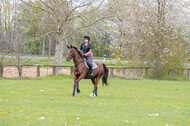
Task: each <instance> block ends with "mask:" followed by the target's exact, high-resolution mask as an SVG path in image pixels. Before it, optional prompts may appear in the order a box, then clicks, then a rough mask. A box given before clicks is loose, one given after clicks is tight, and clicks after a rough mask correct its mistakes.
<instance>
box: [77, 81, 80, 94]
mask: <svg viewBox="0 0 190 126" xmlns="http://www.w3.org/2000/svg"><path fill="white" fill-rule="evenodd" d="M77 93H78V94H79V93H80V89H79V83H77Z"/></svg>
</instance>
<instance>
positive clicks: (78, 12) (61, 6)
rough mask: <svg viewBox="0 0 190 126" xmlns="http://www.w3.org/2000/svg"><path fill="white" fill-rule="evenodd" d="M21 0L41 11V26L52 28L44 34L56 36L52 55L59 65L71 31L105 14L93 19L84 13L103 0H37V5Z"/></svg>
mask: <svg viewBox="0 0 190 126" xmlns="http://www.w3.org/2000/svg"><path fill="white" fill-rule="evenodd" d="M21 1H22V2H23V3H25V4H26V5H28V6H29V7H32V8H35V9H38V10H41V11H43V13H44V16H43V17H42V19H41V21H42V23H41V25H40V26H41V27H47V26H48V27H52V30H50V31H46V33H45V34H44V35H48V34H52V33H54V35H55V36H56V38H57V41H56V51H55V55H54V60H55V64H56V65H61V61H62V58H63V57H62V55H63V45H64V44H66V43H67V41H68V38H69V37H70V36H71V35H72V34H73V33H75V32H76V31H77V30H79V29H81V28H86V27H89V26H91V25H93V24H95V23H96V22H98V21H100V20H102V19H104V18H105V17H106V16H107V15H106V16H105V15H102V16H101V17H97V19H96V20H95V21H92V20H88V19H86V15H88V14H90V13H91V12H93V11H96V10H97V9H98V8H99V7H100V6H101V5H102V3H103V1H100V0H81V1H77V0H56V1H54V0H39V4H38V5H34V3H33V2H32V1H28V2H25V1H23V0H21ZM90 7H94V9H92V10H89V8H90ZM46 15H48V17H49V20H48V24H46V23H47V22H46V21H47V20H43V18H44V17H46ZM76 20H84V21H85V24H84V25H83V26H78V25H77V24H76V23H77V22H75V21H76ZM74 26H75V27H74ZM56 73H57V74H58V73H61V69H60V68H56Z"/></svg>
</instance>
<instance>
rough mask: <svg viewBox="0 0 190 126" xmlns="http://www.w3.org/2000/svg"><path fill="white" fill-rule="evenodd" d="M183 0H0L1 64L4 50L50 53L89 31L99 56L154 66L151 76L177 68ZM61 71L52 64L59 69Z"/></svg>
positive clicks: (184, 21)
mask: <svg viewBox="0 0 190 126" xmlns="http://www.w3.org/2000/svg"><path fill="white" fill-rule="evenodd" d="M189 6H190V2H189V1H186V0H182V1H180V2H179V1H178V0H146V1H143V0H135V1H131V0H1V3H0V12H1V13H0V53H1V55H2V56H1V60H0V63H1V64H2V63H3V62H4V55H6V54H8V53H11V54H14V55H16V56H17V63H18V64H19V63H20V60H21V56H22V55H25V54H37V55H47V56H49V57H50V56H54V62H55V64H57V65H60V64H61V60H62V59H63V55H65V54H66V51H67V48H66V45H67V44H74V45H77V46H80V44H81V43H82V42H83V36H84V35H89V36H90V37H91V40H92V43H93V53H94V55H95V56H97V57H103V56H104V55H106V56H107V57H112V58H115V59H117V61H118V62H122V61H123V60H128V61H130V62H129V65H131V66H145V65H148V66H153V67H154V68H155V69H154V72H153V75H154V76H155V77H159V76H162V75H165V74H168V72H171V70H174V71H176V70H179V69H180V70H181V69H183V68H184V67H185V66H184V64H185V63H187V62H188V60H189V59H190V58H189V54H190V40H189V39H190V37H189V35H190V34H189V33H190V30H189V29H190V27H189V26H190V16H189V15H190V11H189V8H188V7H189ZM60 71H61V70H60V69H59V68H57V69H56V72H57V73H59V72H60Z"/></svg>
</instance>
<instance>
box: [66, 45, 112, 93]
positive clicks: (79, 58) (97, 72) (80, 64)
mask: <svg viewBox="0 0 190 126" xmlns="http://www.w3.org/2000/svg"><path fill="white" fill-rule="evenodd" d="M67 47H68V52H67V57H66V60H67V61H70V60H71V59H73V62H74V64H75V68H74V87H73V93H72V95H71V96H75V88H76V87H77V92H78V93H80V89H79V84H78V83H79V81H80V80H81V79H91V80H92V83H93V84H94V89H93V91H92V93H91V94H90V97H92V96H98V94H97V86H98V82H99V80H100V78H101V77H102V76H103V77H102V83H103V85H104V84H105V85H106V86H107V85H108V82H107V79H108V72H109V70H108V68H107V67H106V65H105V64H103V63H98V62H95V63H96V65H97V68H95V69H93V76H91V75H90V74H89V72H88V68H87V67H86V65H85V60H84V58H83V53H82V51H81V50H79V49H78V48H77V47H76V46H73V45H70V46H69V45H67Z"/></svg>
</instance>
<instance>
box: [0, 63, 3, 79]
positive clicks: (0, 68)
mask: <svg viewBox="0 0 190 126" xmlns="http://www.w3.org/2000/svg"><path fill="white" fill-rule="evenodd" d="M3 69H4V66H3V65H2V64H0V77H3Z"/></svg>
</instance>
